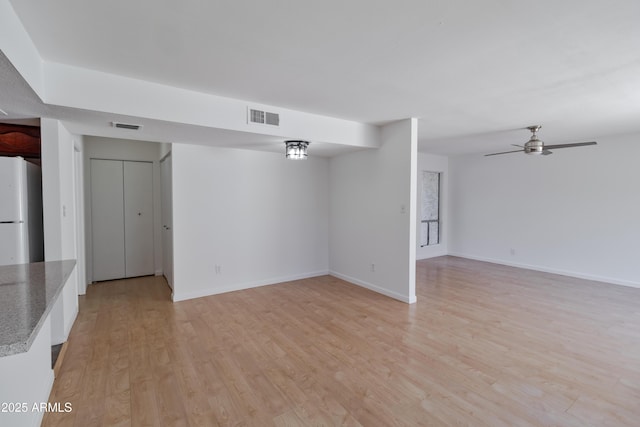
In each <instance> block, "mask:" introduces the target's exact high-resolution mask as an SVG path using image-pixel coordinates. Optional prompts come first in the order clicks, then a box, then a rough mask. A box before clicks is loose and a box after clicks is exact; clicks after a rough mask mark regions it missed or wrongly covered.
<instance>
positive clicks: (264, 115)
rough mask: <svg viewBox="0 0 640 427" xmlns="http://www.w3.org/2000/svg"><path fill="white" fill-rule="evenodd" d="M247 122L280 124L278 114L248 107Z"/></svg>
mask: <svg viewBox="0 0 640 427" xmlns="http://www.w3.org/2000/svg"><path fill="white" fill-rule="evenodd" d="M248 116H249V124H258V125H269V126H280V114H278V113H270V112H269V111H263V110H257V109H255V108H251V107H249V115H248Z"/></svg>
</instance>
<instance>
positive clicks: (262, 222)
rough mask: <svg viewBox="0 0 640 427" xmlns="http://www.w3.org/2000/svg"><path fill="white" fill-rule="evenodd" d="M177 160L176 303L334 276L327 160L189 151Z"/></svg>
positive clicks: (179, 151) (180, 150)
mask: <svg viewBox="0 0 640 427" xmlns="http://www.w3.org/2000/svg"><path fill="white" fill-rule="evenodd" d="M172 158H173V160H172V161H173V231H174V233H173V235H174V295H173V299H174V300H175V301H178V300H183V299H188V298H196V297H199V296H203V295H212V294H217V293H221V292H227V291H231V290H237V289H244V288H249V287H254V286H259V285H265V284H271V283H278V282H282V281H287V280H294V279H298V278H304V277H311V276H317V275H322V274H327V272H328V238H327V236H328V227H329V225H328V224H329V221H328V202H329V196H328V182H329V179H328V160H327V159H323V158H314V157H310V158H309V159H308V160H306V161H291V160H286V159H285V158H284V154H276V153H264V152H257V151H248V150H237V149H225V148H215V147H204V146H196V145H187V144H173V149H172ZM216 266H219V269H218V270H216Z"/></svg>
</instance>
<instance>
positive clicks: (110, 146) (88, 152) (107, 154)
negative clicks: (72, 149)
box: [84, 136, 162, 283]
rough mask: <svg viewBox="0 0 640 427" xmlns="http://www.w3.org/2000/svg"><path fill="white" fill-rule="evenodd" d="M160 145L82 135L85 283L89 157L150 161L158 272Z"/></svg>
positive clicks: (157, 268)
mask: <svg viewBox="0 0 640 427" xmlns="http://www.w3.org/2000/svg"><path fill="white" fill-rule="evenodd" d="M161 146H162V144H159V143H155V142H147V141H131V140H126V139H114V138H102V137H97V136H86V137H85V144H84V147H85V149H84V153H85V154H84V156H85V164H86V165H87V166H86V167H85V168H84V169H85V171H84V172H85V175H84V179H85V211H86V217H85V219H86V221H85V223H86V242H87V245H86V256H87V264H86V271H87V283H91V282H92V278H93V268H92V260H93V257H92V241H91V234H92V233H91V162H90V159H112V160H134V161H146V162H153V247H154V269H155V274H156V275H160V274H162V228H161V227H162V224H161V219H162V218H161V215H160V201H161V200H160V197H161V196H160V194H161V192H160V154H161Z"/></svg>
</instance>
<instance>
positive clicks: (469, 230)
mask: <svg viewBox="0 0 640 427" xmlns="http://www.w3.org/2000/svg"><path fill="white" fill-rule="evenodd" d="M639 139H640V135H628V136H618V137H608V138H598V144H599V145H597V146H594V147H582V148H574V149H560V150H556V151H555V152H554V154H553V155H551V156H526V155H524V154H511V155H504V156H494V157H483V156H480V155H475V156H471V155H470V156H463V157H454V158H451V159H450V163H449V167H450V174H451V181H450V185H451V186H450V192H449V194H450V195H451V200H450V201H451V203H450V227H449V230H450V239H449V249H450V253H451V254H452V255H459V256H464V257H469V258H477V259H481V260H487V261H492V262H498V263H502V264H509V265H516V266H522V267H527V268H533V269H539V270H543V271H549V272H556V273H561V274H567V275H570V276H576V277H583V278H588V279H594V280H602V281H607V282H611V283H618V284H625V285H631V286H640V262H638V254H640V226H639V225H638V220H639V219H640V196H639V194H640V193H639V188H640V187H639V185H640V184H639V183H640V167H638V159H639V158H640V143H639V142H638V140H639ZM511 249H513V250H514V254H513V255H512V254H511Z"/></svg>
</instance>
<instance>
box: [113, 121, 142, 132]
mask: <svg viewBox="0 0 640 427" xmlns="http://www.w3.org/2000/svg"><path fill="white" fill-rule="evenodd" d="M111 126H113V127H114V128H120V129H129V130H142V125H134V124H130V123H120V122H111Z"/></svg>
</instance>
